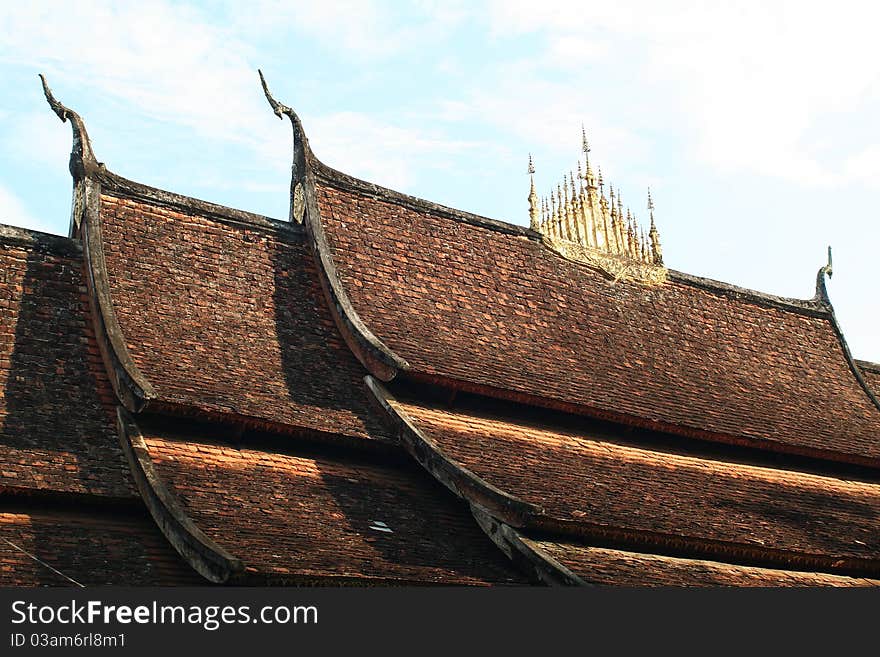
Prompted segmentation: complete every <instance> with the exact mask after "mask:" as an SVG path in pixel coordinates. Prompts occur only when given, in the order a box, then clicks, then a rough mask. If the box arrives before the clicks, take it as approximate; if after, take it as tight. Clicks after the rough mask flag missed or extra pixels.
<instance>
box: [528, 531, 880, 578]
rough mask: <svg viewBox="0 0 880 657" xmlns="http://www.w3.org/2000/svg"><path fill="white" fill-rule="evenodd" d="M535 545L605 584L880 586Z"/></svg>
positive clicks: (567, 544)
mask: <svg viewBox="0 0 880 657" xmlns="http://www.w3.org/2000/svg"><path fill="white" fill-rule="evenodd" d="M523 542H524V543H525V544H526V545H527V546H529V547H530V548H531V549H533V550H536V551H541V552H543V553H544V554H546V555H547V557H548V558H550V559H554V560H556V561H557V562H558V563H559V564H560V565H561V566H563V567H564V568H566V569H568V570H570V571H571V572H572V573H573V574H575V575H576V576H578V577H579V578H581V579H583V580H584V582H585V583H588V584H595V585H599V586H612V585H613V586H621V585H622V586H713V587H716V586H738V587H740V586H764V587H767V586H772V587H780V586H786V587H788V586H877V585H878V584H880V580H876V579H868V578H862V577H846V576H843V575H830V574H828V573H817V572H809V571H796V570H779V569H776V568H761V567H757V566H741V565H735V564H729V563H720V562H717V561H708V560H706V559H686V558H682V557H669V556H663V555H657V554H645V553H641V552H629V551H626V550H617V549H612V548H604V547H592V546H589V545H583V544H581V543H572V542H564V541H559V540H547V539H544V540H541V539H530V538H526V537H523Z"/></svg>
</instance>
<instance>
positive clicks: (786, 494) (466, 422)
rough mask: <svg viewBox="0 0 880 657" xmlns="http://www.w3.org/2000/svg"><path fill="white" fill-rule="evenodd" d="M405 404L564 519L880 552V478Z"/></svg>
mask: <svg viewBox="0 0 880 657" xmlns="http://www.w3.org/2000/svg"><path fill="white" fill-rule="evenodd" d="M395 404H396V405H397V406H398V408H400V409H402V410H403V411H404V412H405V413H406V414H407V415H408V416H409V417H410V418H412V419H413V421H414V422H415V424H416V426H418V427H419V428H420V429H421V430H422V431H423V432H425V434H426V435H427V436H429V437H430V438H432V439H434V440H435V441H436V442H437V443H438V444H439V447H440V449H441V450H442V451H443V452H444V453H445V454H447V455H448V456H450V457H451V458H452V459H454V460H455V461H457V462H458V463H460V464H462V465H464V466H465V467H466V468H468V469H470V470H471V471H472V472H474V473H475V474H476V475H477V476H479V477H482V478H483V479H485V480H486V481H487V482H488V483H490V484H493V485H495V486H497V487H498V488H500V489H501V490H503V491H506V492H507V493H509V494H511V495H514V496H516V497H519V498H522V499H524V500H526V501H528V502H531V503H533V504H537V505H539V506H541V507H543V508H544V509H545V510H546V512H547V513H548V514H549V515H551V516H553V517H556V518H561V519H563V520H572V521H582V522H587V523H595V524H598V525H601V526H603V527H609V528H621V529H624V530H631V531H635V532H659V533H661V534H665V535H671V536H675V537H689V538H693V539H710V540H717V541H725V542H731V543H735V544H740V545H746V546H754V547H757V548H761V549H771V550H773V549H775V550H785V551H792V552H798V553H802V554H812V555H829V556H830V555H833V556H839V557H860V558H869V559H877V558H878V557H880V483H865V482H862V481H851V480H846V479H842V478H837V477H834V476H825V475H818V474H811V473H806V472H797V471H791V470H782V469H775V468H772V467H764V466H758V465H746V464H737V463H730V462H726V461H723V460H716V459H715V458H709V457H701V456H693V455H686V454H676V453H672V452H669V451H661V450H660V449H659V448H649V447H639V446H635V445H632V444H625V443H622V442H615V441H613V440H611V439H606V438H599V437H597V436H595V435H591V434H590V433H576V432H572V431H567V430H558V429H553V428H546V427H542V426H536V425H525V424H517V423H512V422H509V421H506V420H505V419H503V418H499V417H492V416H479V415H475V414H469V413H465V412H456V411H448V410H441V409H436V408H430V407H427V406H422V405H415V404H413V403H402V402H395Z"/></svg>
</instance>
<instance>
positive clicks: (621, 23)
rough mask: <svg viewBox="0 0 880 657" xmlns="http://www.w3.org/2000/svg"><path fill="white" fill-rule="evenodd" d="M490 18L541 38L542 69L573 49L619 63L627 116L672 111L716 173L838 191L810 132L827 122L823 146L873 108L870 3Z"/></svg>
mask: <svg viewBox="0 0 880 657" xmlns="http://www.w3.org/2000/svg"><path fill="white" fill-rule="evenodd" d="M490 11H491V19H490V24H491V25H492V26H493V30H494V32H495V33H496V35H501V34H504V35H507V36H510V35H513V34H522V33H527V32H541V33H543V34H545V35H546V37H547V41H548V44H549V45H548V47H547V51H546V53H544V59H543V61H544V62H545V63H546V64H547V65H553V62H557V63H556V66H557V67H558V68H562V67H563V66H565V67H566V68H570V66H569V63H568V59H569V58H568V57H566V56H565V53H566V51H575V50H577V49H578V48H580V49H581V50H582V51H583V53H584V56H585V57H588V58H596V57H602V56H604V57H605V60H606V62H608V63H609V64H610V65H613V66H615V67H617V68H620V67H621V66H622V65H623V68H626V67H627V65H628V63H629V64H631V65H632V67H633V69H634V70H636V71H637V72H638V74H639V75H640V77H641V80H640V82H641V87H640V88H638V89H637V93H638V94H641V98H639V97H638V96H637V97H634V98H631V99H630V106H631V107H632V108H633V110H638V108H639V105H640V104H641V105H642V106H643V107H642V112H643V113H645V112H651V111H657V110H658V108H657V107H655V106H652V105H655V104H657V105H660V106H661V109H663V108H664V106H665V110H666V111H667V112H670V111H672V112H677V113H679V114H680V116H681V117H682V118H683V119H685V120H683V121H682V124H683V129H684V130H686V131H687V132H688V133H689V134H690V136H691V139H692V140H693V151H694V154H695V156H696V157H698V158H699V159H700V160H702V161H703V162H705V163H707V164H710V165H712V166H713V167H716V168H717V169H719V170H721V171H723V172H725V173H731V172H737V171H751V172H755V173H758V174H761V175H770V176H776V177H782V178H785V179H788V180H792V181H796V182H800V183H805V184H819V185H827V184H834V183H844V182H847V181H849V180H851V179H852V177H853V176H854V175H857V173H856V172H854V171H853V170H852V168H849V167H847V166H846V165H845V164H843V163H842V161H843V160H844V159H846V155H844V156H843V158H840V157H837V158H835V157H825V155H826V154H825V153H822V152H819V151H818V148H817V143H814V142H816V141H818V140H817V137H816V135H815V134H814V133H813V130H814V129H815V128H816V125H817V122H819V121H825V120H826V119H829V117H830V119H831V120H830V121H825V124H826V125H827V124H828V123H830V125H831V127H830V130H831V134H825V135H823V136H824V137H825V138H827V139H830V140H831V141H832V142H833V141H834V140H835V138H836V137H838V136H840V135H838V134H837V133H836V132H835V131H840V132H843V131H846V130H852V129H853V125H852V123H853V121H861V122H865V123H867V122H869V121H873V116H874V115H875V114H876V110H877V109H880V107H878V105H880V104H878V103H877V98H876V96H877V89H878V80H880V57H878V48H877V40H876V25H877V24H878V22H880V6H877V5H871V4H866V3H858V4H854V5H853V4H850V3H837V4H835V5H834V6H833V7H829V6H828V5H827V4H826V3H822V4H818V3H805V2H797V3H791V2H778V3H760V4H757V3H756V4H745V3H734V4H718V3H713V4H711V5H708V4H704V3H683V2H677V3H668V2H664V3H655V2H629V3H601V4H598V5H590V6H584V4H583V3H582V2H554V1H552V0H550V1H547V2H543V3H538V4H535V3H533V2H528V1H526V0H505V1H504V2H492V3H490ZM608 41H612V42H613V44H614V48H613V49H612V48H607V47H604V46H603V44H604V43H607V42H608ZM575 44H580V45H575ZM560 56H562V59H563V61H562V62H559V61H558V60H559V59H560ZM582 81H583V77H581V78H578V77H574V78H573V79H572V84H581V83H582ZM541 97H542V96H539V98H541ZM646 98H650V99H651V101H652V102H651V103H650V104H647V106H645V105H646V104H645V103H644V102H641V101H644V99H646ZM628 118H629V120H630V122H631V120H632V119H631V117H628ZM834 154H838V153H836V152H835V153H834ZM875 184H877V182H876V180H875Z"/></svg>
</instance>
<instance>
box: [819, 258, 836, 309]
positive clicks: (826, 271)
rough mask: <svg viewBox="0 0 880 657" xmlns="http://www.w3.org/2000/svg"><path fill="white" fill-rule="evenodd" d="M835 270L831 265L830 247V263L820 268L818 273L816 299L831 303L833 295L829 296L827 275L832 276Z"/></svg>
mask: <svg viewBox="0 0 880 657" xmlns="http://www.w3.org/2000/svg"><path fill="white" fill-rule="evenodd" d="M833 273H834V270H833V269H832V267H831V247H830V246H829V247H828V264H826V265H824V266H823V267H821V268H820V269H819V272H818V273H817V274H816V297H815V298H816V299H817V300H818V301H821V302H822V303H825V304H830V303H831V297H829V296H828V289H827V288H826V287H825V276H826V275H827V276H828V278H831V275H832V274H833Z"/></svg>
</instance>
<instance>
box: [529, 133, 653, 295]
mask: <svg viewBox="0 0 880 657" xmlns="http://www.w3.org/2000/svg"><path fill="white" fill-rule="evenodd" d="M581 151H582V152H583V154H584V160H583V163H582V162H581V161H580V158H578V160H577V166H576V169H577V175H575V170H573V169H572V170H569V172H568V174H567V175H563V176H562V180H561V181H560V182H559V183H557V184H556V185H555V186H554V187H555V188H551V189H550V194H549V198H548V197H543V198H541V199H539V198H538V195H537V193H536V191H535V176H534V174H535V165H534V160H533V158H532V155H531V154H529V167H528V173H529V177H530V178H529V183H530V185H529V196H528V200H529V219H530V222H531V227H532V230H535V231H537V232H539V233H540V234H542V235H543V237H544V242H545V244H547V245H548V246H549V247H551V248H553V249H554V250H556V251H557V252H558V253H560V254H561V255H563V256H564V257H566V258H569V259H571V260H577V261H579V262H585V263H588V264H591V265H593V266H596V267H598V268H600V269H601V270H603V271H605V272H607V273H609V274H610V275H611V276H613V277H614V278H615V279H619V278H621V277H623V278H628V279H633V280H640V281H643V282H647V283H652V284H657V283H662V282H663V281H664V280H665V279H666V270H665V269H664V268H663V267H662V263H663V256H662V253H661V250H660V237H659V234H658V232H657V227H656V225H655V224H654V202H653V199H652V198H651V195H650V190H649V192H648V210H649V212H650V221H651V228H650V231H648V232H647V233H646V231H645V229H644V228H642V227H641V226H640V225H639V222H638V220H637V219H636V216H635V214H633V212H632V210H631V209H630V208H626V207H625V206H624V204H623V194H621V191H620V189H614V186H613V185H609V186H608V194H609V196H610V198H608V197H606V196H605V182H604V177H603V176H602V168H601V167H598V166H597V167H596V172H597V175H596V177H595V178H594V176H593V169H592V163H591V162H590V154H591V148H590V144H589V141H588V140H587V131H586V128H585V127H584V126H583V125H581Z"/></svg>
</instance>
